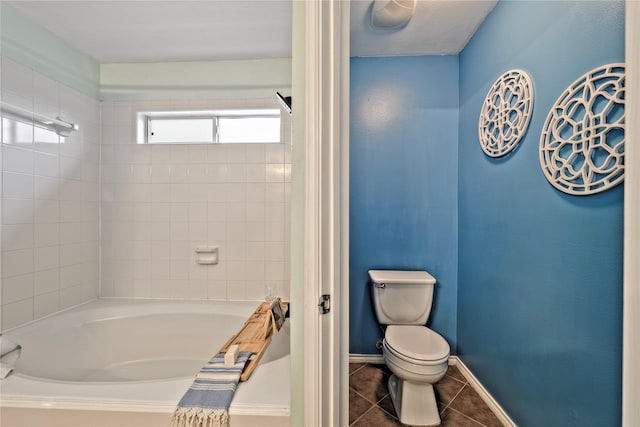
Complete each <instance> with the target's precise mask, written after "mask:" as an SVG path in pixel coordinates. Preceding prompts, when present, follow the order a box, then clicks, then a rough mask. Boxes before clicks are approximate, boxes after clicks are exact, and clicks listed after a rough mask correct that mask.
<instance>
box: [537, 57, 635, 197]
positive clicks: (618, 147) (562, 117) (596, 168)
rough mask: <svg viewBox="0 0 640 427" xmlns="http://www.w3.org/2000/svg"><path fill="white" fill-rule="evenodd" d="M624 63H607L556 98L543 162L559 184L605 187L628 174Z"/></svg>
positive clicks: (577, 190)
mask: <svg viewBox="0 0 640 427" xmlns="http://www.w3.org/2000/svg"><path fill="white" fill-rule="evenodd" d="M624 71H625V70H624V64H623V63H615V64H608V65H603V66H601V67H598V68H594V69H593V70H591V71H589V72H587V73H586V74H584V75H583V76H581V77H580V78H579V79H577V80H576V81H575V82H573V83H572V84H571V85H570V86H569V87H568V88H567V89H566V90H565V91H564V92H563V93H562V95H560V97H559V98H558V100H557V101H556V102H555V104H554V105H553V107H551V111H549V115H548V116H547V120H546V121H545V123H544V126H543V127H542V135H540V166H541V167H542V170H543V172H544V175H545V176H546V178H547V180H549V182H550V183H551V184H552V185H553V186H554V187H556V188H557V189H558V190H560V191H563V192H565V193H568V194H574V195H588V194H595V193H600V192H602V191H605V190H608V189H609V188H612V187H615V186H616V185H618V184H619V183H620V182H622V180H623V179H624V103H625V101H624V97H625V87H624V86H625V75H624Z"/></svg>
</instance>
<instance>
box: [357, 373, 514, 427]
mask: <svg viewBox="0 0 640 427" xmlns="http://www.w3.org/2000/svg"><path fill="white" fill-rule="evenodd" d="M390 375H391V372H390V371H389V370H388V368H387V367H386V366H385V365H371V364H364V363H350V364H349V425H350V426H353V427H394V426H403V425H404V424H401V423H400V421H398V417H397V415H396V411H395V410H394V408H393V402H392V401H391V396H389V392H388V390H387V380H388V378H389V376H390ZM434 388H435V391H436V399H437V400H438V408H439V410H440V418H441V419H442V424H441V425H442V426H444V427H482V426H485V427H502V423H501V422H500V420H499V419H498V418H497V417H496V416H495V415H494V414H493V412H491V410H490V409H489V407H488V406H487V405H486V404H485V403H484V401H483V400H482V398H481V397H480V396H479V395H478V393H477V392H476V391H475V390H474V389H473V388H472V387H471V385H469V383H468V382H467V380H466V379H465V378H464V376H463V375H462V374H461V373H460V371H459V370H458V368H456V367H455V366H449V370H448V371H447V375H445V377H444V378H443V379H441V380H440V381H439V382H438V383H437V384H436V385H435V386H434Z"/></svg>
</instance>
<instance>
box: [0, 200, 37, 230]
mask: <svg viewBox="0 0 640 427" xmlns="http://www.w3.org/2000/svg"><path fill="white" fill-rule="evenodd" d="M33 217H34V215H33V200H24V199H3V200H2V223H3V224H5V225H7V224H30V223H32V222H33Z"/></svg>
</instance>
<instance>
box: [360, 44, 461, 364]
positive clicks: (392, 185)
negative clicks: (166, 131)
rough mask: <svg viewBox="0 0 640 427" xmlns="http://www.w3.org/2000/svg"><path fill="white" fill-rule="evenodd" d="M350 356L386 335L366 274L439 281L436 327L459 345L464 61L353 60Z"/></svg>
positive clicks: (368, 350)
mask: <svg viewBox="0 0 640 427" xmlns="http://www.w3.org/2000/svg"><path fill="white" fill-rule="evenodd" d="M350 138H351V142H350V144H351V153H350V154H351V160H350V161H351V164H350V168H351V172H350V180H351V183H350V184H351V189H350V194H351V196H350V210H351V213H350V215H351V218H350V228H351V230H350V247H351V250H350V257H351V260H350V331H349V333H350V352H351V353H359V354H375V353H378V351H377V350H376V348H375V344H376V341H377V339H378V338H382V336H383V334H382V333H381V332H380V329H379V328H378V325H377V321H376V318H375V315H374V314H373V310H372V305H371V296H370V292H369V287H368V286H367V284H368V275H367V271H368V270H369V269H412V270H427V271H429V272H430V273H431V274H433V276H434V277H435V278H436V279H437V286H436V289H435V301H434V305H433V309H432V313H431V319H430V326H431V327H432V328H433V329H434V330H436V331H438V332H439V333H441V334H442V335H443V336H444V337H445V338H446V339H447V340H448V342H449V343H450V345H451V348H452V351H455V344H456V305H457V294H456V293H457V252H458V249H457V243H458V242H457V240H458V237H457V215H456V212H457V187H458V184H457V180H458V176H457V166H458V148H457V144H458V57H457V56H441V57H391V58H353V59H352V60H351V135H350Z"/></svg>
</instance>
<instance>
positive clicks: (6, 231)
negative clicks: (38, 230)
mask: <svg viewBox="0 0 640 427" xmlns="http://www.w3.org/2000/svg"><path fill="white" fill-rule="evenodd" d="M29 248H33V224H17V225H5V226H3V227H2V250H4V251H14V250H18V249H29Z"/></svg>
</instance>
